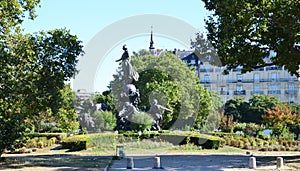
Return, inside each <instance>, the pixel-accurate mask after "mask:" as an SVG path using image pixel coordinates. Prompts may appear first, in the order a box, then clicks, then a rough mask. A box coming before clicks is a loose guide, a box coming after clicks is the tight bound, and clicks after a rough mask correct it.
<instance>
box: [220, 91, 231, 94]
mask: <svg viewBox="0 0 300 171" xmlns="http://www.w3.org/2000/svg"><path fill="white" fill-rule="evenodd" d="M220 95H229V91H220Z"/></svg>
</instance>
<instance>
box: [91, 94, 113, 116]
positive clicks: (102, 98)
mask: <svg viewBox="0 0 300 171" xmlns="http://www.w3.org/2000/svg"><path fill="white" fill-rule="evenodd" d="M92 100H93V102H95V103H98V104H99V103H102V104H105V108H106V109H105V110H108V111H113V112H115V111H116V110H115V105H114V103H113V98H112V94H111V90H107V91H104V92H102V94H95V95H93V96H92Z"/></svg>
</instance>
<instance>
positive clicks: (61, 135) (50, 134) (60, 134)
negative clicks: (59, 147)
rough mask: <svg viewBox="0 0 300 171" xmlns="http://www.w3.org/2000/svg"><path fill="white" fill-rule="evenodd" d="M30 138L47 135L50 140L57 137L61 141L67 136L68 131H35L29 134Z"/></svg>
mask: <svg viewBox="0 0 300 171" xmlns="http://www.w3.org/2000/svg"><path fill="white" fill-rule="evenodd" d="M29 136H30V138H34V137H46V138H47V139H48V140H49V139H51V138H53V137H55V138H56V139H57V140H58V141H59V142H60V141H62V140H63V139H65V138H67V136H68V135H67V133H34V134H31V135H29Z"/></svg>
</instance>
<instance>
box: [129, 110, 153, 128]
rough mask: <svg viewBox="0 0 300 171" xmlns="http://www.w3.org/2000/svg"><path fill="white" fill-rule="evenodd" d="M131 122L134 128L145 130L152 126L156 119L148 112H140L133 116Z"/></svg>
mask: <svg viewBox="0 0 300 171" xmlns="http://www.w3.org/2000/svg"><path fill="white" fill-rule="evenodd" d="M131 122H132V128H133V130H137V131H145V130H147V129H150V128H151V127H152V125H153V124H154V119H153V118H152V116H150V115H149V114H148V113H146V112H139V113H136V114H134V115H133V116H132V119H131Z"/></svg>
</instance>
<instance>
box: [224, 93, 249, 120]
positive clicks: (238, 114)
mask: <svg viewBox="0 0 300 171" xmlns="http://www.w3.org/2000/svg"><path fill="white" fill-rule="evenodd" d="M247 112H249V103H248V102H246V101H245V98H244V97H240V96H238V97H234V98H233V99H230V100H228V101H227V102H226V103H225V107H224V115H227V116H230V115H231V116H233V121H236V122H243V120H244V116H245V115H246V113H247Z"/></svg>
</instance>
